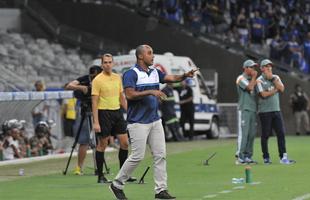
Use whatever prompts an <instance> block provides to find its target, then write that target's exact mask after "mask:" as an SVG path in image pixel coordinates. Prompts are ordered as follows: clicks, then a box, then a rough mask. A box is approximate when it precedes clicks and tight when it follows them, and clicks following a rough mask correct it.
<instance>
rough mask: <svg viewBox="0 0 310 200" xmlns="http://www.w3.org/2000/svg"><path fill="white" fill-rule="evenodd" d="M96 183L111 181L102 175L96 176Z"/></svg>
mask: <svg viewBox="0 0 310 200" xmlns="http://www.w3.org/2000/svg"><path fill="white" fill-rule="evenodd" d="M97 182H98V183H112V181H111V180H108V179H107V178H106V177H104V176H98V181H97Z"/></svg>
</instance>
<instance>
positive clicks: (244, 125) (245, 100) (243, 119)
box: [236, 60, 258, 164]
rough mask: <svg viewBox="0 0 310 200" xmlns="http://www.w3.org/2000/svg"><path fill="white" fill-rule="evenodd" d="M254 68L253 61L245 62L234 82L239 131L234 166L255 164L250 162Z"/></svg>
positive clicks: (255, 106) (254, 129) (254, 128)
mask: <svg viewBox="0 0 310 200" xmlns="http://www.w3.org/2000/svg"><path fill="white" fill-rule="evenodd" d="M255 66H258V64H257V63H255V62H254V61H253V60H246V61H245V62H244V63H243V73H242V74H241V75H239V76H238V78H237V80H236V85H237V91H238V111H239V116H240V120H239V121H240V123H239V127H240V130H241V131H240V132H239V134H238V149H237V153H236V157H237V158H238V159H237V160H236V164H245V163H255V164H256V163H257V162H256V161H254V160H252V155H253V145H254V138H255V134H256V109H257V103H256V93H255V85H256V77H257V71H256V70H255Z"/></svg>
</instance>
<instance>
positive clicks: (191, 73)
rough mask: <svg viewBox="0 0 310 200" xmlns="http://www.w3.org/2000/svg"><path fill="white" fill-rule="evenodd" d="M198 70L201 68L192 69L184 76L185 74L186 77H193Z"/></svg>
mask: <svg viewBox="0 0 310 200" xmlns="http://www.w3.org/2000/svg"><path fill="white" fill-rule="evenodd" d="M198 70H199V68H196V69H192V70H191V71H189V72H186V73H184V76H185V77H191V78H193V77H194V75H195V72H197V71H198Z"/></svg>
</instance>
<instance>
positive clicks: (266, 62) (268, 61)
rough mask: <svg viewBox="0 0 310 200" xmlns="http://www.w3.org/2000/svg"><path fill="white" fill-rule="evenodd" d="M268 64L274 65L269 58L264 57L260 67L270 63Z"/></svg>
mask: <svg viewBox="0 0 310 200" xmlns="http://www.w3.org/2000/svg"><path fill="white" fill-rule="evenodd" d="M268 64H271V65H273V64H272V62H271V61H270V60H269V59H264V60H262V62H260V67H263V66H265V65H268Z"/></svg>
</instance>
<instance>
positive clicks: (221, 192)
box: [219, 190, 232, 194]
mask: <svg viewBox="0 0 310 200" xmlns="http://www.w3.org/2000/svg"><path fill="white" fill-rule="evenodd" d="M231 192H232V191H231V190H223V191H220V192H219V194H227V193H231Z"/></svg>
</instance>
